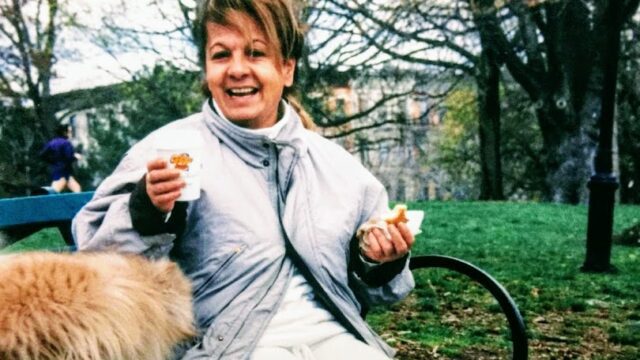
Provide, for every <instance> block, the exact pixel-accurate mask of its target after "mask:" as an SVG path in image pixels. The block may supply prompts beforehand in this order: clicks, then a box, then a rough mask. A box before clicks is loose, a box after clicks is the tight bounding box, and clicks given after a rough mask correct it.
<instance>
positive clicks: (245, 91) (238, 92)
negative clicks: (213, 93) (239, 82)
mask: <svg viewBox="0 0 640 360" xmlns="http://www.w3.org/2000/svg"><path fill="white" fill-rule="evenodd" d="M256 92H258V89H256V88H237V89H229V90H227V93H228V94H229V95H231V96H246V95H252V94H255V93H256Z"/></svg>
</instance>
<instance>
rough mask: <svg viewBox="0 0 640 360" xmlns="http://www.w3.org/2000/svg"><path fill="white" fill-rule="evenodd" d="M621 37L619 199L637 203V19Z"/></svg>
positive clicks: (639, 31)
mask: <svg viewBox="0 0 640 360" xmlns="http://www.w3.org/2000/svg"><path fill="white" fill-rule="evenodd" d="M628 25H629V26H628V27H627V28H626V29H625V31H624V36H623V37H622V51H621V59H620V74H619V94H618V103H617V105H618V107H617V116H616V119H617V125H618V152H619V163H620V201H621V202H623V203H635V204H638V203H640V192H639V191H638V188H639V187H640V142H639V141H638V139H640V87H639V86H638V84H640V19H638V18H637V17H636V18H635V19H632V21H631V22H630V23H629V24H628Z"/></svg>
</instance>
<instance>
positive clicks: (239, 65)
mask: <svg viewBox="0 0 640 360" xmlns="http://www.w3.org/2000/svg"><path fill="white" fill-rule="evenodd" d="M248 65H249V64H248V62H247V59H246V57H245V56H244V55H237V56H233V57H232V58H231V64H230V65H229V75H230V76H232V77H236V78H238V77H243V76H245V75H246V74H248V73H249V66H248Z"/></svg>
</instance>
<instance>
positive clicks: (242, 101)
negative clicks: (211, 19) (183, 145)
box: [205, 12, 296, 129]
mask: <svg viewBox="0 0 640 360" xmlns="http://www.w3.org/2000/svg"><path fill="white" fill-rule="evenodd" d="M229 16H230V17H232V18H234V20H235V21H233V24H236V25H230V26H223V25H218V24H214V23H207V27H206V28H207V42H206V47H207V50H206V56H207V57H206V60H205V64H206V65H205V68H206V82H207V87H208V89H209V91H210V92H211V94H212V96H213V99H214V101H215V102H216V104H217V105H218V107H219V109H220V111H221V112H222V114H223V115H225V116H226V117H227V119H229V120H230V121H233V122H234V123H235V124H236V125H240V126H242V127H247V128H253V129H259V128H266V127H270V126H273V125H274V124H275V123H276V120H277V110H278V103H279V102H280V99H281V98H282V92H283V89H284V88H285V87H289V86H291V85H292V84H293V73H294V70H295V66H296V60H295V59H284V58H282V56H280V55H279V54H278V51H277V49H274V48H273V47H272V46H269V45H270V44H269V40H268V39H267V37H266V35H265V33H264V31H263V30H262V29H260V28H259V27H258V26H257V24H256V23H255V22H254V21H252V20H251V18H250V17H249V16H247V15H244V14H243V13H240V12H232V13H231V14H230V15H229ZM242 29H246V31H248V33H247V34H243V32H242Z"/></svg>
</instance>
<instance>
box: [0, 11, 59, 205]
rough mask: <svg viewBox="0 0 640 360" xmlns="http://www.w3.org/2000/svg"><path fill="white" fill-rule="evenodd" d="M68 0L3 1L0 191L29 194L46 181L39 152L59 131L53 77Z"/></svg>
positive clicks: (0, 90)
mask: <svg viewBox="0 0 640 360" xmlns="http://www.w3.org/2000/svg"><path fill="white" fill-rule="evenodd" d="M64 5H66V2H65V1H58V0H47V1H43V0H39V1H35V0H34V1H29V0H4V1H2V2H0V15H1V16H0V101H2V102H3V103H4V104H3V107H4V109H3V112H4V114H3V116H1V117H0V144H2V145H1V146H0V163H2V166H3V167H4V169H3V171H2V175H0V177H2V179H0V182H1V183H0V187H1V188H3V189H4V190H3V189H0V192H3V191H4V192H5V193H9V194H24V193H25V192H28V191H29V188H30V187H32V186H34V185H33V184H40V185H42V184H44V183H45V174H46V172H45V171H44V166H43V165H44V164H43V163H42V162H41V161H39V158H38V156H37V154H38V152H39V150H40V147H41V146H42V144H43V143H44V142H45V141H46V140H47V139H48V138H50V137H51V136H53V134H54V129H55V126H56V121H57V119H56V116H55V110H56V108H55V104H53V103H52V101H51V79H52V78H53V77H54V75H55V72H54V65H55V63H56V59H57V54H56V52H57V50H58V46H57V41H58V38H59V32H60V29H61V24H60V22H61V19H62V17H63V16H66V15H63V10H62V7H63V6H64Z"/></svg>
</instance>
